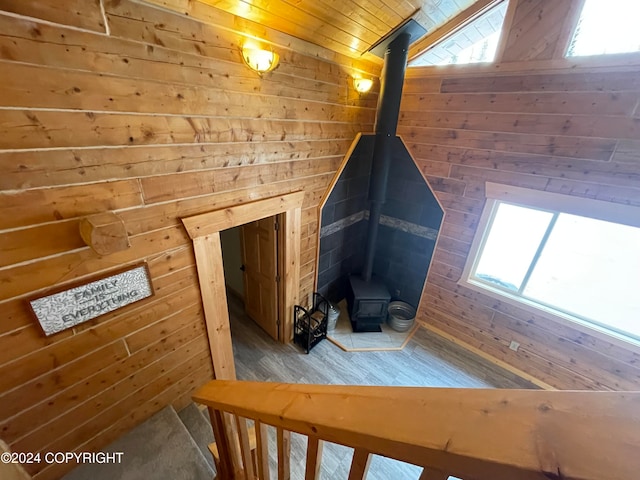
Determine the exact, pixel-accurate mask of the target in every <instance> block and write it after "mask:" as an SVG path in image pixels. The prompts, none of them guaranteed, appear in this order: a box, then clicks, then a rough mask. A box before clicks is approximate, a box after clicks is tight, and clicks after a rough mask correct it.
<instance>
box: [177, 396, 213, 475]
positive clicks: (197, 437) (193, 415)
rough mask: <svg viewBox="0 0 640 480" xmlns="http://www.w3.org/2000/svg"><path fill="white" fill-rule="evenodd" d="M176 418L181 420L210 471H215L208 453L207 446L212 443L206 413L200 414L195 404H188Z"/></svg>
mask: <svg viewBox="0 0 640 480" xmlns="http://www.w3.org/2000/svg"><path fill="white" fill-rule="evenodd" d="M178 417H180V420H182V423H184V425H185V427H187V430H189V433H190V434H191V437H193V440H194V441H195V442H196V445H197V446H198V448H199V449H200V452H202V455H203V456H204V458H205V460H206V461H207V463H208V464H209V467H211V469H212V470H215V467H214V464H213V458H212V457H211V452H209V448H208V446H209V444H210V443H212V442H213V441H214V439H213V429H212V428H211V422H210V421H209V419H208V418H207V411H206V410H205V411H203V412H201V411H200V409H199V408H198V407H197V406H196V404H195V403H191V404H189V405H188V406H187V407H185V408H183V409H182V410H180V411H179V412H178Z"/></svg>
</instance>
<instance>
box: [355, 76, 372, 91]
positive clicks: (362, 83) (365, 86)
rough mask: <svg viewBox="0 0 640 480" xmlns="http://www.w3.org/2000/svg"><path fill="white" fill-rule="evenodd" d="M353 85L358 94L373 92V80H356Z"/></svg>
mask: <svg viewBox="0 0 640 480" xmlns="http://www.w3.org/2000/svg"><path fill="white" fill-rule="evenodd" d="M353 85H354V87H355V88H356V91H357V92H358V93H365V92H368V91H369V90H371V87H372V86H373V80H371V79H370V78H354V79H353Z"/></svg>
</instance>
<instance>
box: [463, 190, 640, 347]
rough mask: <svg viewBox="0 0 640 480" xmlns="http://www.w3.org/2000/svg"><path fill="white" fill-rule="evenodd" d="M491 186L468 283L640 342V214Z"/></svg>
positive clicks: (578, 200)
mask: <svg viewBox="0 0 640 480" xmlns="http://www.w3.org/2000/svg"><path fill="white" fill-rule="evenodd" d="M493 185H494V184H488V187H487V191H488V192H489V193H488V194H489V195H491V192H493V195H491V196H492V197H493V198H490V199H489V200H488V201H487V206H486V207H485V213H484V215H483V225H482V226H481V227H480V228H479V230H478V234H477V235H478V238H477V239H476V240H475V241H474V248H473V251H472V253H471V255H470V259H469V263H468V265H467V268H466V269H465V276H464V277H463V282H465V283H467V284H469V285H471V286H474V287H476V288H481V289H483V290H485V291H486V292H488V293H490V294H492V295H496V296H500V297H504V298H508V299H511V300H512V301H517V302H519V303H522V304H525V305H527V306H530V307H535V308H540V309H543V310H546V311H548V312H552V313H555V314H558V315H560V316H563V317H565V318H568V319H571V320H575V321H579V322H585V323H588V324H591V325H595V326H598V327H600V328H601V329H605V330H608V331H611V332H616V333H618V334H620V335H623V336H626V337H632V338H634V339H636V340H640V228H638V227H639V226H640V225H638V223H639V222H640V213H639V212H638V211H634V210H637V209H634V207H627V206H616V205H613V204H605V202H598V201H594V200H591V201H590V200H585V199H576V198H571V199H569V200H568V201H567V202H566V203H565V202H563V201H562V198H561V197H563V196H560V195H554V194H548V193H545V192H534V191H531V190H526V189H518V188H514V187H505V186H493ZM610 213H611V214H610ZM608 217H613V221H611V220H607V218H608Z"/></svg>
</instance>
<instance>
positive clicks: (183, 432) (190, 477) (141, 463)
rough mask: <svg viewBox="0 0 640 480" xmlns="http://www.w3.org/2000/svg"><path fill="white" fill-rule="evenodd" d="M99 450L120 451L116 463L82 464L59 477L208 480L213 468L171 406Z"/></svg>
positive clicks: (72, 479)
mask: <svg viewBox="0 0 640 480" xmlns="http://www.w3.org/2000/svg"><path fill="white" fill-rule="evenodd" d="M102 451H103V452H123V455H122V463H120V464H114V463H109V464H85V465H80V466H79V467H77V468H76V469H75V470H73V471H71V472H70V473H69V474H67V475H66V476H65V477H63V480H114V479H118V480H142V479H149V478H152V479H154V480H211V478H213V470H212V469H211V467H210V466H209V464H208V463H207V461H206V460H205V457H204V456H203V455H202V452H201V451H200V449H199V448H198V446H197V445H196V443H195V442H194V440H193V438H192V437H191V435H190V434H189V431H188V430H187V428H186V427H185V425H184V424H183V423H182V421H181V420H180V418H179V417H178V415H177V414H176V412H175V410H174V409H173V408H172V407H171V406H169V407H166V408H164V409H163V410H161V411H160V412H158V413H156V414H155V415H154V416H153V417H151V418H150V419H148V420H147V421H146V422H144V423H143V424H141V425H139V426H137V427H136V428H134V429H133V430H131V431H130V432H128V433H127V434H125V435H124V436H122V437H120V438H119V439H118V440H116V441H115V442H113V443H112V444H111V445H109V446H108V447H106V448H104V449H103V450H102Z"/></svg>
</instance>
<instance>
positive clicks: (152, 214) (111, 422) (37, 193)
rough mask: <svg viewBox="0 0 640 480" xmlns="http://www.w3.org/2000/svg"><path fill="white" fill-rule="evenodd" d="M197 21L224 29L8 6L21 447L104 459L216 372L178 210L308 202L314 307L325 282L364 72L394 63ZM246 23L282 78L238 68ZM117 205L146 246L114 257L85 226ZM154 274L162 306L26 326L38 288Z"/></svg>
mask: <svg viewBox="0 0 640 480" xmlns="http://www.w3.org/2000/svg"><path fill="white" fill-rule="evenodd" d="M200 8H201V10H200V11H201V12H204V13H206V19H207V21H208V22H209V23H205V22H200V21H196V20H193V19H191V18H188V17H186V16H183V15H179V14H177V13H173V12H169V11H166V10H162V9H159V8H156V7H152V6H148V5H144V4H141V3H137V2H134V1H129V0H122V1H119V0H113V1H109V0H106V1H104V2H100V1H99V0H93V1H76V0H65V1H64V2H63V1H60V0H48V1H44V0H38V1H36V0H33V1H31V0H30V1H24V0H23V1H20V2H14V1H6V2H5V1H0V10H3V9H4V10H6V11H7V12H10V14H3V13H2V14H0V84H1V85H2V88H1V89H0V190H1V191H0V311H1V312H2V313H1V314H0V317H1V321H0V438H2V439H4V440H6V441H7V442H8V443H9V444H10V445H11V447H12V449H13V450H14V451H30V452H37V451H72V450H93V449H99V448H100V447H102V446H104V445H105V444H107V443H109V442H110V441H112V440H113V439H115V438H116V437H118V436H119V435H120V434H122V433H123V432H125V431H126V430H128V429H129V428H131V427H132V426H134V425H135V424H137V423H139V422H141V421H142V420H144V419H145V418H146V417H148V416H150V415H151V414H153V413H154V412H156V411H157V410H159V409H160V408H162V407H164V406H165V405H168V404H173V405H174V406H176V407H180V406H182V405H184V404H185V402H186V401H188V399H189V395H190V393H191V391H192V389H193V388H194V387H196V386H199V385H201V384H202V383H204V382H205V381H206V380H208V379H210V378H212V369H211V359H210V355H209V351H208V343H207V339H206V334H205V330H204V322H203V316H202V304H201V299H200V295H199V288H198V283H197V275H196V270H195V260H194V255H193V249H192V244H191V241H190V240H189V239H188V237H187V235H186V233H185V231H184V228H183V227H182V225H181V223H180V218H181V217H184V216H189V215H193V214H196V213H201V212H206V211H210V210H213V209H216V208H220V207H224V206H229V205H235V204H239V203H243V202H246V201H250V200H256V199H259V198H264V197H267V196H273V195H277V194H282V193H288V192H291V191H296V190H304V191H305V193H306V197H305V204H304V211H303V228H302V231H303V233H302V247H303V248H302V272H301V276H302V280H301V285H300V288H301V298H305V297H306V295H307V294H308V292H310V291H311V289H312V286H313V280H314V278H313V277H314V271H313V270H314V268H315V251H316V245H315V241H316V231H317V210H316V207H317V203H318V201H319V199H320V197H321V195H322V194H323V193H324V191H325V189H326V187H327V185H328V183H329V181H330V180H331V178H332V176H333V174H334V172H335V170H336V168H337V165H338V163H339V162H340V160H341V158H342V156H343V155H344V153H345V152H346V150H347V148H348V147H349V145H350V143H351V141H352V140H353V138H354V136H355V134H356V132H358V131H371V130H372V124H373V121H374V116H375V104H376V94H375V93H373V94H370V95H367V96H363V97H359V96H358V95H357V94H356V93H355V92H354V91H353V88H352V85H351V83H350V75H351V74H353V73H354V69H355V68H360V69H362V71H363V72H365V73H366V74H368V75H371V76H377V75H378V74H379V66H377V65H370V64H365V63H358V62H354V61H353V60H351V59H346V58H344V57H341V56H340V55H337V54H335V53H334V52H331V51H328V50H324V49H322V48H320V47H314V46H311V45H309V44H304V43H303V42H301V41H299V40H297V39H294V38H291V37H286V36H283V35H282V34H278V33H277V32H273V31H270V30H269V29H268V28H266V27H264V26H259V25H256V24H251V23H250V22H247V21H244V20H242V21H240V20H239V19H237V18H235V17H233V16H232V15H229V14H225V13H223V12H221V11H219V10H216V9H214V8H212V7H207V6H204V5H203V6H201V7H200ZM27 17H29V18H27ZM38 18H41V19H44V20H46V22H42V21H39V20H37V19H38ZM58 23H59V24H60V25H58ZM234 28H235V30H234ZM240 28H243V29H244V28H246V29H249V30H251V31H252V32H254V33H255V32H256V31H260V32H262V34H263V35H264V36H265V37H269V38H271V39H277V40H279V41H280V43H281V45H275V46H274V48H275V49H276V50H278V53H280V55H281V58H282V64H281V66H280V67H279V68H278V69H277V70H276V71H275V72H273V73H271V74H269V75H266V76H265V77H264V78H262V79H261V78H260V77H258V76H257V75H256V74H255V73H254V72H252V71H250V70H249V69H248V68H246V66H245V65H244V64H243V63H242V61H241V56H240V50H239V45H240V44H241V42H242V40H243V39H244V36H243V34H244V33H246V32H245V31H244V30H243V31H237V30H238V29H240ZM285 44H286V45H287V46H288V48H285V47H284V46H283V45H285ZM300 52H302V53H300ZM109 210H111V211H115V212H116V213H117V214H118V215H119V216H120V217H121V218H122V219H123V220H124V222H125V225H126V228H127V230H128V233H129V236H130V240H131V248H130V249H128V250H125V251H122V252H119V253H116V254H112V255H108V256H104V257H99V256H97V255H96V254H95V253H94V252H93V251H92V250H91V249H89V248H88V247H87V246H85V245H84V243H83V241H82V239H81V237H80V234H79V231H78V223H79V220H80V219H81V218H82V217H83V216H85V215H88V214H92V213H97V212H104V211H109ZM139 261H146V262H148V264H149V267H150V271H151V275H152V281H153V284H154V287H155V296H154V297H152V298H150V299H148V300H145V301H143V302H141V303H138V304H135V305H131V306H129V307H126V308H124V309H122V310H118V311H116V312H113V313H111V314H108V315H107V316H105V317H103V318H100V319H98V320H95V321H92V322H90V323H88V324H84V325H81V326H79V327H77V328H74V329H72V330H67V331H65V332H62V333H59V334H57V335H54V336H52V337H49V338H46V337H44V335H43V334H42V333H41V331H40V329H39V328H38V326H37V324H36V323H35V321H34V320H33V319H32V318H31V317H30V316H29V314H28V310H27V308H26V305H25V299H26V298H28V297H29V296H31V295H34V294H36V293H38V292H42V291H45V290H46V289H48V288H50V287H53V286H60V285H64V284H65V283H67V282H75V281H81V280H83V279H90V278H92V277H94V276H96V275H99V274H102V273H107V272H109V271H110V270H112V269H116V268H119V267H122V266H126V265H129V264H133V263H136V262H139ZM27 467H28V468H29V470H30V473H32V474H35V478H38V479H49V478H57V477H59V476H60V475H61V474H62V473H64V471H65V470H67V469H69V468H71V467H72V466H71V465H49V466H48V465H46V464H32V465H28V466H27Z"/></svg>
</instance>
